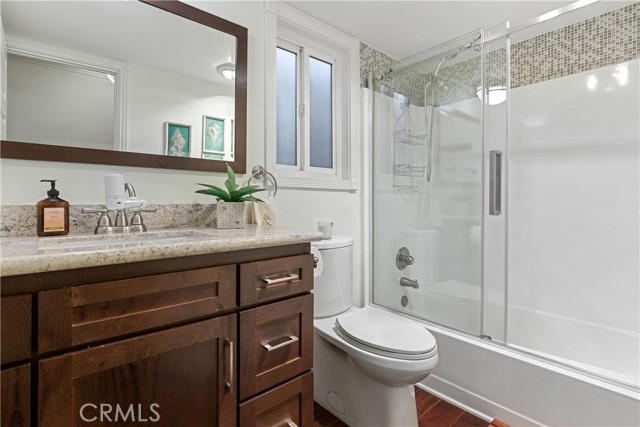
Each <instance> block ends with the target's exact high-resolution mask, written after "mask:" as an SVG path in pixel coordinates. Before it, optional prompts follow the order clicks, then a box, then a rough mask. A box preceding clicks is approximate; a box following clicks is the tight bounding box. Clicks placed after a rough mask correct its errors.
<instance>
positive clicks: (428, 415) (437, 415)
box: [418, 400, 464, 427]
mask: <svg viewBox="0 0 640 427" xmlns="http://www.w3.org/2000/svg"><path fill="white" fill-rule="evenodd" d="M463 412H464V411H463V410H462V409H460V408H457V407H455V406H453V405H452V404H450V403H449V402H445V401H444V400H440V401H439V402H438V403H436V404H435V405H434V406H433V407H432V408H431V409H429V410H428V411H427V412H425V413H424V414H422V416H420V418H418V424H419V425H420V427H449V426H450V425H451V424H452V423H453V422H454V421H455V420H457V419H458V417H459V416H460V415H462V413H463Z"/></svg>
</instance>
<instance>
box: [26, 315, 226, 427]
mask: <svg viewBox="0 0 640 427" xmlns="http://www.w3.org/2000/svg"><path fill="white" fill-rule="evenodd" d="M235 339H236V319H235V315H230V316H222V317H217V318H214V319H209V320H205V321H202V322H197V323H193V324H190V325H187V326H181V327H177V328H172V329H168V330H165V331H161V332H156V333H151V334H146V335H142V336H138V337H135V338H130V339H126V340H122V341H117V342H114V343H111V344H106V345H103V346H97V347H92V348H88V349H86V350H80V351H75V352H71V353H67V354H64V355H61V356H57V357H52V358H47V359H44V360H42V361H40V363H39V366H38V371H39V377H40V384H39V388H38V397H39V398H38V402H39V406H38V419H39V421H40V422H39V426H40V427H75V426H77V427H80V426H85V425H87V423H91V425H116V424H117V425H140V424H141V423H145V425H146V424H152V425H154V426H158V427H176V426H189V427H210V426H230V425H234V423H235V419H236V409H235V408H236V397H235V387H234V384H235V383H236V378H235V374H234V372H236V370H235V369H234V366H233V365H234V363H235V360H234V355H233V350H232V348H233V345H234V344H235ZM101 421H102V422H101Z"/></svg>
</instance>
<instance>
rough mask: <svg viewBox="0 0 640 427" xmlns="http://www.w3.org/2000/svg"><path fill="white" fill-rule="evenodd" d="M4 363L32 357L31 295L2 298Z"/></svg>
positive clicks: (0, 313)
mask: <svg viewBox="0 0 640 427" xmlns="http://www.w3.org/2000/svg"><path fill="white" fill-rule="evenodd" d="M0 318H1V321H0V329H2V337H1V339H0V341H1V342H2V346H0V348H1V349H2V351H1V354H2V356H1V357H0V358H1V359H2V363H9V362H13V361H17V360H22V359H28V358H29V357H31V295H17V296H11V297H2V305H1V307H0Z"/></svg>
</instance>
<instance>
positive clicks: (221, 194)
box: [196, 184, 231, 202]
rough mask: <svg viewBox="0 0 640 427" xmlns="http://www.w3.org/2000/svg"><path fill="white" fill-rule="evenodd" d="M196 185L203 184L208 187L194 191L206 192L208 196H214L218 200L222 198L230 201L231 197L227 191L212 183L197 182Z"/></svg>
mask: <svg viewBox="0 0 640 427" xmlns="http://www.w3.org/2000/svg"><path fill="white" fill-rule="evenodd" d="M198 185H203V186H205V187H208V188H207V189H203V190H196V193H200V194H207V195H209V196H214V197H216V198H217V199H218V200H223V201H225V202H229V201H231V200H230V199H231V197H230V196H229V193H227V192H226V191H224V190H223V189H222V188H219V187H216V186H214V185H207V184H198Z"/></svg>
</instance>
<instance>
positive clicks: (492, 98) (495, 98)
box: [476, 86, 507, 105]
mask: <svg viewBox="0 0 640 427" xmlns="http://www.w3.org/2000/svg"><path fill="white" fill-rule="evenodd" d="M486 94H487V103H488V104H489V105H498V104H502V103H503V102H504V101H506V100H507V87H506V86H489V87H488V88H487V89H486ZM476 95H478V98H479V99H480V100H482V87H479V88H478V90H477V91H476Z"/></svg>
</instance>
